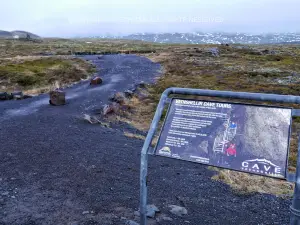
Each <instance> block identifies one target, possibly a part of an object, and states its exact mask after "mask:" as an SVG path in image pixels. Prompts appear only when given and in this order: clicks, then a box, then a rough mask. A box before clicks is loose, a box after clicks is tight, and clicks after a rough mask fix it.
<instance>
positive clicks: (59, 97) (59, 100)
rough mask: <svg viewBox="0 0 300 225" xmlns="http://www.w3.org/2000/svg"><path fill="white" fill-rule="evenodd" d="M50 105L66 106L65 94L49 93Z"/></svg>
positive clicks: (58, 92)
mask: <svg viewBox="0 0 300 225" xmlns="http://www.w3.org/2000/svg"><path fill="white" fill-rule="evenodd" d="M49 103H50V104H51V105H65V104H66V93H65V92H64V91H61V90H54V91H50V100H49Z"/></svg>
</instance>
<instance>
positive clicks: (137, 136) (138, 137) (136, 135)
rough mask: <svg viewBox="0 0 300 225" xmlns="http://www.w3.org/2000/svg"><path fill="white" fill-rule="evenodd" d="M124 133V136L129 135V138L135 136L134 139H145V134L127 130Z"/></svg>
mask: <svg viewBox="0 0 300 225" xmlns="http://www.w3.org/2000/svg"><path fill="white" fill-rule="evenodd" d="M124 135H125V136H126V137H129V138H136V139H140V140H145V139H146V137H145V136H143V135H140V134H133V133H129V132H124Z"/></svg>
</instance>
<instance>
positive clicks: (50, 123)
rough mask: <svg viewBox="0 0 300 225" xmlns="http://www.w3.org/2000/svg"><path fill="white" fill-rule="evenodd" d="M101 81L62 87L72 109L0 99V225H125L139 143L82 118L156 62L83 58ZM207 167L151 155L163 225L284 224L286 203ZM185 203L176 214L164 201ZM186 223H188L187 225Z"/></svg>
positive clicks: (154, 68)
mask: <svg viewBox="0 0 300 225" xmlns="http://www.w3.org/2000/svg"><path fill="white" fill-rule="evenodd" d="M86 59H89V60H92V61H93V62H94V63H95V64H96V65H97V67H98V68H100V69H101V70H100V72H99V73H100V75H101V76H102V77H103V78H104V83H103V85H101V86H99V87H95V88H90V87H89V85H88V82H82V83H80V84H77V85H74V86H73V87H71V88H69V89H67V90H66V91H67V98H68V100H67V101H68V102H69V104H67V105H65V106H62V107H52V106H50V105H49V104H48V96H47V95H41V96H38V97H35V98H32V99H26V100H24V101H6V102H1V103H0V123H1V125H0V137H1V145H0V224H1V225H4V224H5V225H11V224H13V225H37V224H42V225H44V224H49V225H50V224H51V225H52V224H55V225H60V224H66V225H69V224H72V225H75V224H83V225H88V224H99V225H108V224H125V222H124V220H123V219H122V217H126V218H128V219H134V214H133V213H134V211H135V210H137V208H138V204H139V162H140V150H141V147H142V144H143V142H142V141H141V140H136V139H130V138H127V137H125V136H124V134H123V131H122V127H121V128H118V129H109V128H105V127H101V126H97V125H96V126H95V125H90V124H88V123H84V122H82V121H81V120H79V119H78V117H79V116H80V115H82V114H84V113H88V112H91V111H93V110H95V109H97V108H99V106H101V105H102V104H105V103H106V102H107V99H108V96H109V95H111V94H112V93H114V92H116V91H124V90H126V89H128V88H130V87H132V85H133V84H134V83H139V82H141V81H144V82H151V81H153V78H154V76H155V75H157V73H158V70H159V69H160V66H159V65H158V64H156V63H152V62H151V61H149V60H148V59H146V58H141V57H137V56H133V55H126V56H124V55H111V56H104V57H103V58H101V59H98V57H97V56H88V57H86ZM211 173H212V172H210V171H208V170H207V169H206V167H205V166H202V165H198V164H193V163H186V162H182V161H178V160H172V159H166V158H161V157H150V163H149V197H150V199H149V203H153V204H155V205H156V206H157V207H159V208H160V209H161V211H162V212H163V213H164V214H167V215H168V216H170V217H172V218H173V221H172V222H169V221H165V222H162V223H160V224H178V225H182V224H195V225H200V224H238V225H241V224H247V225H250V224H280V225H282V224H288V221H289V218H288V216H289V211H288V209H289V204H290V201H289V200H282V199H278V198H276V197H274V196H270V195H258V194H257V195H251V196H237V195H235V194H233V193H232V192H231V190H230V188H229V187H228V186H227V185H225V184H222V183H219V182H216V181H213V180H211ZM168 204H175V205H183V206H185V207H186V208H187V210H188V215H187V216H186V217H184V218H179V217H175V216H173V215H171V214H170V213H169V212H168V208H167V205H168ZM187 221H188V222H187Z"/></svg>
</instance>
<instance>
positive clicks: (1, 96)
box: [0, 92, 10, 101]
mask: <svg viewBox="0 0 300 225" xmlns="http://www.w3.org/2000/svg"><path fill="white" fill-rule="evenodd" d="M9 99H10V96H9V94H7V92H0V100H2V101H3V100H9Z"/></svg>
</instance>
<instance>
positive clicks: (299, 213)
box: [140, 87, 300, 225]
mask: <svg viewBox="0 0 300 225" xmlns="http://www.w3.org/2000/svg"><path fill="white" fill-rule="evenodd" d="M170 94H180V95H194V96H210V97H222V98H233V99H245V100H256V101H270V102H276V103H292V104H300V96H293V95H277V94H263V93H248V92H232V91H215V90H206V89H190V88H175V87H173V88H168V89H166V90H165V91H164V92H163V94H162V95H161V98H160V101H159V104H158V106H157V108H156V112H155V115H154V118H153V120H152V123H151V126H150V129H149V131H148V134H147V137H146V139H145V142H144V145H143V148H142V151H141V167H140V215H141V218H140V219H141V221H140V222H141V225H147V216H146V213H147V212H146V210H147V174H148V154H151V152H150V151H149V150H150V146H151V141H152V139H153V137H154V134H155V132H156V130H157V127H158V123H159V121H160V119H161V116H162V114H163V110H164V108H165V104H166V103H168V100H169V98H168V96H169V95H170ZM292 116H294V117H295V116H299V117H300V110H299V109H292ZM291 125H292V124H291ZM299 152H300V134H299V135H298V156H297V170H296V174H294V173H287V170H286V180H287V181H289V182H294V183H295V190H294V196H293V201H292V205H291V207H290V211H291V218H290V225H298V224H300V167H298V165H300V154H299Z"/></svg>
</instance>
